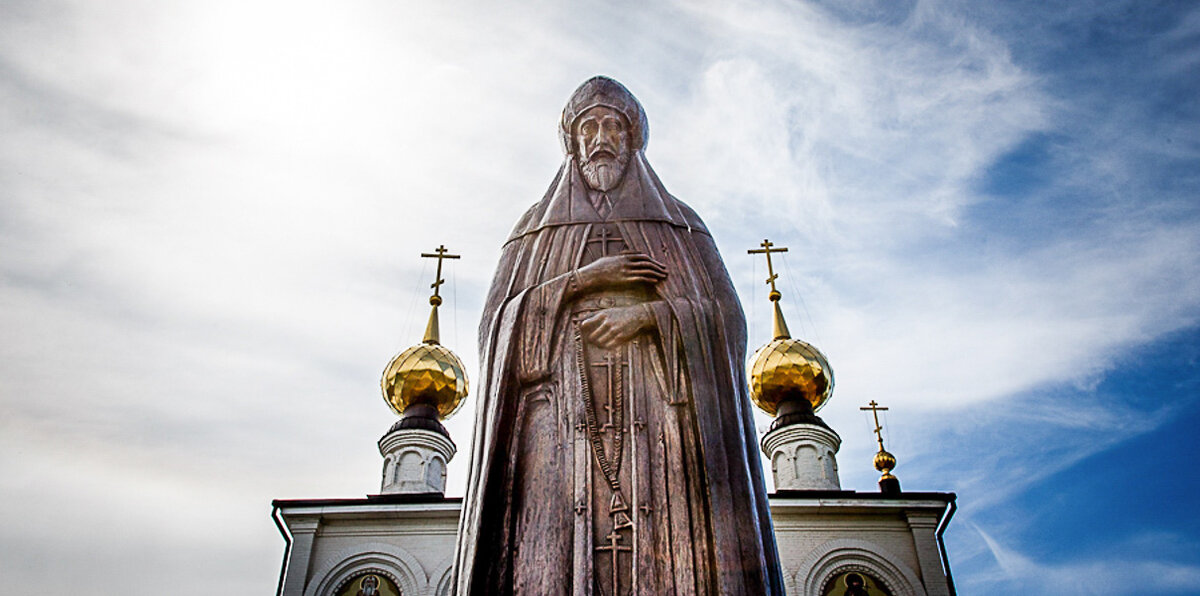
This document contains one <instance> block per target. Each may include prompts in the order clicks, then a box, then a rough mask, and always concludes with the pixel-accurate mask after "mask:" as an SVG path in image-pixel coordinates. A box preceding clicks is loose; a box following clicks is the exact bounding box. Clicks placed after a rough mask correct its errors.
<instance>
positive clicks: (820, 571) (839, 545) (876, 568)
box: [792, 538, 927, 596]
mask: <svg viewBox="0 0 1200 596" xmlns="http://www.w3.org/2000/svg"><path fill="white" fill-rule="evenodd" d="M899 561H900V559H899V558H898V557H896V556H894V555H892V554H891V553H889V552H888V551H887V550H886V549H884V548H883V547H881V546H880V545H878V544H875V543H874V542H867V541H866V540H856V539H846V538H843V539H838V540H829V541H827V542H825V543H824V544H822V545H820V546H818V547H817V548H814V549H813V550H812V551H810V552H809V553H808V555H807V556H805V557H804V560H803V561H802V562H801V563H800V566H799V568H798V571H797V572H796V579H795V582H794V583H793V584H792V585H793V586H795V587H796V588H798V589H799V592H798V593H800V594H820V593H821V590H822V589H823V588H824V587H825V583H826V582H828V581H829V579H830V578H832V577H833V576H835V575H837V574H839V573H843V572H845V571H858V572H860V573H866V574H868V575H870V576H871V577H874V578H875V579H877V580H878V581H879V582H880V583H882V584H883V585H884V587H885V588H887V590H888V592H890V593H891V594H893V596H927V595H926V593H925V588H924V586H923V585H922V584H921V580H920V579H919V578H917V574H916V573H914V572H913V570H912V569H911V568H909V567H908V566H907V565H905V564H904V563H901V562H899Z"/></svg>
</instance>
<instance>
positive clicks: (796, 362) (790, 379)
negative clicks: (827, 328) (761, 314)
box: [749, 303, 833, 416]
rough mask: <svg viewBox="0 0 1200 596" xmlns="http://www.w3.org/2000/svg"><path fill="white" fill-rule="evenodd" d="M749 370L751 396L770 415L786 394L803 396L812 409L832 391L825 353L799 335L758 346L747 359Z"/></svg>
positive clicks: (831, 376)
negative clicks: (801, 338) (752, 355)
mask: <svg viewBox="0 0 1200 596" xmlns="http://www.w3.org/2000/svg"><path fill="white" fill-rule="evenodd" d="M777 304H778V303H777ZM785 334H786V332H785ZM749 374H750V399H752V400H754V405H756V406H758V407H759V409H761V410H762V411H764V412H766V413H767V414H770V415H771V416H774V415H775V413H776V412H777V411H778V410H779V404H780V403H781V402H782V401H783V400H784V399H785V398H787V397H789V396H793V395H799V396H802V397H804V399H806V400H808V403H810V404H812V408H813V411H814V412H815V411H817V410H819V409H821V406H823V405H825V402H827V401H829V396H830V394H832V393H833V369H832V368H830V367H829V362H828V361H827V360H826V359H825V355H824V354H822V353H821V351H820V350H818V349H816V348H814V347H813V346H812V345H810V344H808V343H807V342H804V341H801V340H798V339H791V338H789V337H777V338H776V339H774V340H771V342H770V343H768V344H767V345H765V346H763V347H761V348H759V349H758V351H757V352H755V353H754V358H752V359H751V360H750V366H749Z"/></svg>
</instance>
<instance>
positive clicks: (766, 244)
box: [746, 238, 788, 302]
mask: <svg viewBox="0 0 1200 596" xmlns="http://www.w3.org/2000/svg"><path fill="white" fill-rule="evenodd" d="M759 246H761V247H762V248H752V249H750V250H748V251H746V254H751V255H763V254H765V255H767V283H768V284H770V286H771V295H770V296H771V301H772V302H774V301H776V300H779V297H780V293H779V290H777V289H775V280H776V279H779V275H778V274H776V273H775V268H774V267H773V266H772V265H771V253H774V252H787V250H788V249H787V248H786V247H779V248H771V247H773V246H775V244H774V243H772V242H771V241H770V240H767V239H765V238H764V239H763V241H762V244H760V245H759Z"/></svg>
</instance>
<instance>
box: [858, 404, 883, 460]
mask: <svg viewBox="0 0 1200 596" xmlns="http://www.w3.org/2000/svg"><path fill="white" fill-rule="evenodd" d="M859 409H860V410H862V411H864V412H865V411H867V410H870V411H871V415H873V416H874V417H875V440H876V441H878V442H879V450H880V451H884V448H883V427H882V426H880V425H879V412H880V411H884V412H886V411H887V408H885V407H882V406H880V405H879V404H878V403H875V400H871V403H869V404H867V407H865V408H859Z"/></svg>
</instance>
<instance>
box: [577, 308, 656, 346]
mask: <svg viewBox="0 0 1200 596" xmlns="http://www.w3.org/2000/svg"><path fill="white" fill-rule="evenodd" d="M653 326H654V317H653V316H651V314H650V309H648V308H646V306H645V305H642V304H638V305H634V306H619V307H615V308H608V309H605V310H602V311H600V312H597V313H596V314H594V315H592V316H590V317H588V318H586V319H584V320H583V321H582V322H581V323H579V328H580V330H582V331H583V333H584V337H586V338H587V340H588V341H589V342H591V343H593V344H595V345H597V346H600V347H601V348H615V347H617V346H619V345H621V344H623V343H625V342H627V341H629V340H631V339H633V338H634V336H636V335H637V334H639V333H641V332H642V331H645V330H647V329H650V328H652V327H653Z"/></svg>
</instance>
